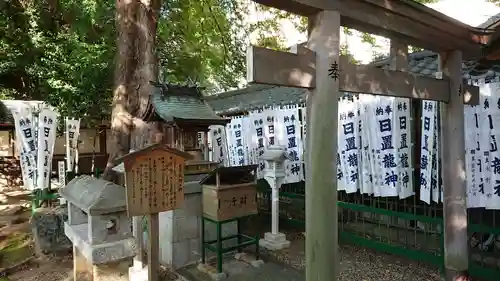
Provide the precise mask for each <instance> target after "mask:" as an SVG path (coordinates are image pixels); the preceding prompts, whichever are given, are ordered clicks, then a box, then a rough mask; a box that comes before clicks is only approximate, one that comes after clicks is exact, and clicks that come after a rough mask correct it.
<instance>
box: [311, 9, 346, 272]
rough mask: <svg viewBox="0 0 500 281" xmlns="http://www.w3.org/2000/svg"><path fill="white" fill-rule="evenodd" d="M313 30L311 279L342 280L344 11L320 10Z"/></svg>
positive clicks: (313, 24) (314, 19)
mask: <svg viewBox="0 0 500 281" xmlns="http://www.w3.org/2000/svg"><path fill="white" fill-rule="evenodd" d="M309 30H310V33H309V39H308V48H310V49H311V50H313V51H314V52H315V53H316V64H315V65H316V67H315V69H316V75H314V78H315V80H316V88H315V89H314V90H312V92H311V95H310V97H309V98H308V99H307V107H308V108H309V110H308V116H307V120H306V121H308V122H309V123H308V124H306V126H307V144H306V146H307V149H308V150H309V152H308V154H307V158H306V161H307V163H308V165H307V166H308V168H307V169H306V171H307V174H306V280H307V281H325V280H338V278H339V273H340V261H339V249H338V214H337V208H338V207H337V181H336V180H335V177H334V179H333V180H332V177H331V175H332V163H337V134H338V131H337V126H338V118H337V116H338V106H339V104H338V98H339V96H340V92H339V81H338V78H337V76H336V75H334V74H335V72H336V71H335V70H334V71H332V68H334V66H333V65H334V64H335V63H337V62H338V61H339V52H340V14H339V13H338V12H337V11H323V12H319V13H318V14H316V15H314V16H313V17H310V18H309ZM332 72H333V73H332ZM325 136H330V137H325ZM325 210H328V211H327V212H325Z"/></svg>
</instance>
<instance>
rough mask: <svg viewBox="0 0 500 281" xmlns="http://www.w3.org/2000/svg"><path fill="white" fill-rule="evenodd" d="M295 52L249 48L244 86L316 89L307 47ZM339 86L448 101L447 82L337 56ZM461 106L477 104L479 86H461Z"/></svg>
mask: <svg viewBox="0 0 500 281" xmlns="http://www.w3.org/2000/svg"><path fill="white" fill-rule="evenodd" d="M295 52H296V53H289V52H281V51H275V50H270V49H266V48H261V47H254V46H250V47H249V49H248V53H247V81H248V83H257V84H267V85H278V86H286V87H298V88H308V89H313V88H315V87H316V83H315V81H316V80H315V73H316V57H315V54H314V52H312V51H311V50H310V49H308V48H303V47H300V46H299V47H296V48H295ZM337 63H338V64H339V67H340V73H339V75H340V77H339V79H338V80H339V85H340V86H339V87H340V91H342V92H351V93H363V94H373V95H382V96H392V97H401V98H413V99H426V100H436V101H441V102H448V101H449V89H450V83H449V82H448V79H447V78H445V79H443V80H441V79H435V78H431V77H427V76H421V75H416V74H411V73H406V72H403V71H393V70H387V69H382V68H376V67H373V66H367V65H355V64H351V63H349V62H348V59H347V58H346V57H341V58H340V59H339V62H337ZM464 90H465V93H464V103H465V104H468V105H477V104H478V103H479V87H477V86H472V85H465V86H464Z"/></svg>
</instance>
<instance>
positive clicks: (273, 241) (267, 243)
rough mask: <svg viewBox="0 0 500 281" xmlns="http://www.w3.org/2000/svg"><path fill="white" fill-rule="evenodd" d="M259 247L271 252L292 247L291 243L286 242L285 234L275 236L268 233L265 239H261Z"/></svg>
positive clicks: (279, 233)
mask: <svg viewBox="0 0 500 281" xmlns="http://www.w3.org/2000/svg"><path fill="white" fill-rule="evenodd" d="M259 246H261V247H264V248H266V249H268V250H271V251H276V250H281V249H285V248H288V247H290V241H288V240H286V236H285V234H284V233H281V232H278V233H276V234H273V233H271V232H266V233H265V234H264V239H260V241H259Z"/></svg>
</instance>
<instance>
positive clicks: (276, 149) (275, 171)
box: [260, 145, 290, 250]
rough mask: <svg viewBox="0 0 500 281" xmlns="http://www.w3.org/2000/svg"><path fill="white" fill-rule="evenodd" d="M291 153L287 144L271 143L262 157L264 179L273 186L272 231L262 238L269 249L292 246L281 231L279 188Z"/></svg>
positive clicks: (264, 245)
mask: <svg viewBox="0 0 500 281" xmlns="http://www.w3.org/2000/svg"><path fill="white" fill-rule="evenodd" d="M288 156H289V155H288V154H287V152H286V147H285V146H279V145H270V146H269V147H268V148H267V149H266V151H264V154H262V156H261V157H260V159H262V160H264V161H265V163H264V164H265V168H264V179H265V180H266V181H267V182H268V183H269V186H271V223H272V225H271V232H266V233H265V234H264V239H261V240H260V244H261V246H262V247H264V248H266V249H268V250H281V249H284V248H288V247H289V246H290V241H288V240H286V236H285V234H284V233H281V232H279V201H280V199H279V189H280V187H281V184H282V183H283V180H284V179H285V160H286V159H287V158H289V157H288Z"/></svg>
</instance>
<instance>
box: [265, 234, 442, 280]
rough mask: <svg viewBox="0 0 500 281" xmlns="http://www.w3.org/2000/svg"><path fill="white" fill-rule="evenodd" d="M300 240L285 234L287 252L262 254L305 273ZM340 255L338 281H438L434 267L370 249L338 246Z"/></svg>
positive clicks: (301, 238) (302, 244) (303, 255)
mask: <svg viewBox="0 0 500 281" xmlns="http://www.w3.org/2000/svg"><path fill="white" fill-rule="evenodd" d="M297 236H299V237H297ZM300 236H301V234H288V237H290V238H292V239H291V240H293V241H292V245H291V246H290V248H288V249H286V250H282V251H276V252H268V251H265V250H264V251H263V254H264V255H265V256H269V257H271V258H272V259H273V260H276V261H279V262H282V263H285V264H287V265H290V266H292V267H294V268H296V269H299V270H304V266H305V249H304V244H305V240H304V239H303V236H302V237H300ZM340 255H341V262H340V266H341V273H340V281H397V280H405V281H413V280H415V281H422V280H425V281H433V280H436V281H437V280H441V277H440V272H439V269H437V268H435V267H432V266H429V265H426V264H422V263H418V262H414V261H409V260H406V259H403V258H401V257H397V256H393V255H387V254H383V253H378V252H375V251H373V250H370V249H365V248H360V247H356V246H348V245H340Z"/></svg>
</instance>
